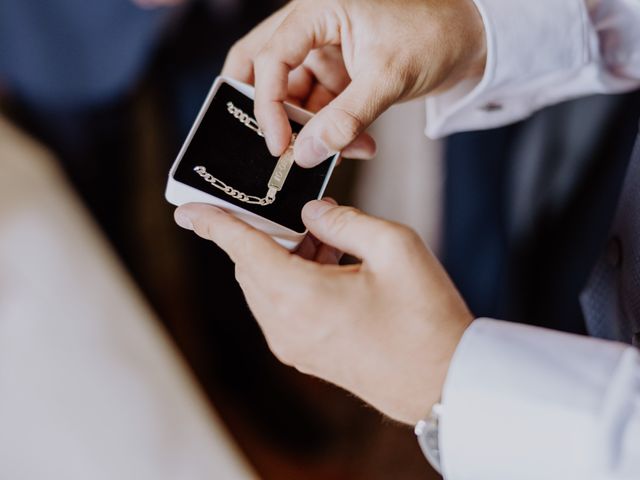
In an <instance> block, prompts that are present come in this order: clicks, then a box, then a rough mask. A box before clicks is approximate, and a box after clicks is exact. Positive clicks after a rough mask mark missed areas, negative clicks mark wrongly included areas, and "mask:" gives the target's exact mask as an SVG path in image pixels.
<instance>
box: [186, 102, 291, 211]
mask: <svg viewBox="0 0 640 480" xmlns="http://www.w3.org/2000/svg"><path fill="white" fill-rule="evenodd" d="M227 111H228V112H229V113H230V114H231V115H233V116H234V118H236V119H238V120H239V121H240V123H242V124H243V125H245V126H246V127H247V128H250V129H251V130H253V131H254V132H256V133H257V134H258V135H260V136H261V137H264V133H263V132H262V130H261V129H260V127H259V126H258V122H257V121H256V120H255V119H254V118H251V117H250V116H249V115H247V114H246V113H245V112H243V111H242V110H240V109H239V108H238V107H236V106H235V105H234V104H233V103H232V102H229V103H227ZM295 141H296V134H293V136H292V137H291V144H290V145H289V148H288V149H287V151H286V152H285V153H284V155H282V157H280V159H279V160H278V163H277V164H276V167H275V169H274V170H273V174H272V175H271V179H270V180H269V184H268V186H269V191H268V192H267V196H266V197H262V198H260V197H257V196H255V195H247V194H246V193H244V192H241V191H240V190H236V189H235V188H233V187H232V186H230V185H227V184H226V183H224V182H223V181H222V180H220V179H219V178H216V177H214V176H213V175H211V174H210V173H209V172H207V169H206V168H205V167H202V166H198V167H195V168H194V169H193V171H194V172H196V173H197V174H198V175H200V176H201V177H202V178H203V179H204V181H205V182H207V183H210V184H211V185H213V186H214V187H216V188H217V189H218V190H221V191H223V192H224V193H226V194H227V195H229V196H230V197H232V198H235V199H236V200H239V201H241V202H244V203H249V204H251V205H260V206H263V207H266V206H267V205H271V204H272V203H273V202H275V201H276V194H277V193H278V192H279V191H280V190H282V187H283V186H284V182H285V180H286V179H287V175H288V174H289V171H290V170H291V166H292V165H293V144H294V143H295Z"/></svg>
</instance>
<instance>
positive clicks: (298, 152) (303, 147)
mask: <svg viewBox="0 0 640 480" xmlns="http://www.w3.org/2000/svg"><path fill="white" fill-rule="evenodd" d="M330 156H331V152H329V149H328V148H327V146H326V145H325V144H324V142H323V141H322V140H320V139H319V138H316V137H311V138H305V139H303V140H302V141H301V142H300V143H296V147H295V157H296V162H297V163H298V165H300V166H303V167H315V166H316V165H318V164H319V163H322V162H323V161H324V160H326V159H327V158H329V157H330Z"/></svg>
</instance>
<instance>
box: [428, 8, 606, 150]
mask: <svg viewBox="0 0 640 480" xmlns="http://www.w3.org/2000/svg"><path fill="white" fill-rule="evenodd" d="M474 1H475V3H476V6H477V8H478V10H479V12H480V14H481V16H482V19H483V22H484V25H485V32H486V38H487V65H486V68H485V73H484V76H483V77H482V79H480V80H479V81H478V80H476V81H467V82H464V83H462V84H460V85H458V87H456V88H455V89H452V90H450V91H448V92H445V93H443V94H440V95H436V96H433V97H430V98H428V100H427V135H429V136H430V137H440V136H444V135H448V134H451V133H455V132H459V131H464V130H477V129H485V128H493V127H498V126H501V125H504V124H507V123H511V122H514V121H517V120H520V119H522V118H525V117H526V116H528V115H530V114H531V113H532V112H533V111H534V110H536V109H538V108H541V106H546V105H550V104H552V103H557V102H558V101H561V100H566V99H568V98H569V97H572V96H573V97H575V96H578V95H580V94H583V92H584V91H585V90H586V91H590V90H592V89H593V86H592V85H591V84H590V83H589V82H588V81H587V82H586V83H585V81H582V82H577V84H576V82H571V85H570V86H569V89H567V88H565V87H563V85H564V84H566V82H567V81H568V80H569V79H570V78H572V77H575V76H576V75H584V76H585V77H586V78H589V77H591V76H593V75H597V74H598V69H597V67H596V66H594V68H593V69H592V70H593V71H591V72H583V71H582V69H583V68H584V67H585V65H588V64H589V63H590V62H591V61H592V58H591V55H592V54H593V53H594V52H595V54H597V52H598V37H597V34H596V33H595V30H594V29H593V28H590V27H591V23H590V19H589V12H588V11H587V7H586V5H585V1H584V0H535V1H531V0H508V1H505V0H474ZM585 80H586V79H585ZM550 86H558V88H551V89H549V88H547V87H550Z"/></svg>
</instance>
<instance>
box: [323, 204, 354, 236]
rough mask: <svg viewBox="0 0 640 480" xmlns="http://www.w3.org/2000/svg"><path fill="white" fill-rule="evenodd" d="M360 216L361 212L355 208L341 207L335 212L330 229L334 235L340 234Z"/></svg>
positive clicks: (330, 222) (330, 221) (329, 224)
mask: <svg viewBox="0 0 640 480" xmlns="http://www.w3.org/2000/svg"><path fill="white" fill-rule="evenodd" d="M359 215H360V212H359V211H358V210H356V209H355V208H353V207H341V208H336V209H335V210H334V214H333V215H332V216H331V217H330V219H329V221H328V228H329V229H330V230H331V231H332V232H333V233H334V234H339V233H340V232H342V231H343V230H344V229H345V228H347V227H348V226H349V225H350V224H351V223H353V222H354V220H356V219H357V218H358V216H359Z"/></svg>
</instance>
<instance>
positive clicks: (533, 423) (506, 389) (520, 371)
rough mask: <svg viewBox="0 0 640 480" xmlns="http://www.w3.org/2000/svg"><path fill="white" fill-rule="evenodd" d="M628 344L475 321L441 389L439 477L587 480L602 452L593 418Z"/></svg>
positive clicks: (603, 434)
mask: <svg viewBox="0 0 640 480" xmlns="http://www.w3.org/2000/svg"><path fill="white" fill-rule="evenodd" d="M630 350H633V349H631V348H625V346H620V345H618V344H615V343H611V342H604V341H602V340H596V339H590V338H586V337H580V336H577V335H569V334H564V333H559V332H554V331H550V330H544V329H541V328H535V327H530V326H524V325H519V324H513V323H508V322H499V321H495V320H476V321H475V322H474V323H473V324H472V325H471V327H470V328H469V329H468V330H467V332H466V333H465V335H464V337H463V339H462V341H461V343H460V345H459V347H458V349H457V351H456V353H455V356H454V359H453V362H452V364H451V367H450V370H449V374H448V377H447V381H446V384H445V388H444V392H443V399H442V404H443V411H442V415H441V419H440V433H439V435H440V452H441V460H442V468H443V471H444V473H445V478H447V479H448V480H467V479H469V480H471V479H478V478H490V479H495V480H502V479H515V478H517V479H540V478H549V479H550V478H554V479H555V478H558V479H559V478H583V479H590V478H595V477H594V473H595V472H596V471H597V465H598V463H597V462H598V459H599V458H601V457H603V456H604V455H605V454H606V451H607V449H606V448H601V446H599V445H598V442H599V441H600V439H606V438H607V435H606V432H603V431H601V430H600V426H601V425H600V424H599V421H596V420H597V419H599V418H600V413H601V412H602V410H603V405H606V404H607V401H606V398H605V397H606V396H607V394H608V392H609V391H610V389H609V387H610V386H611V385H613V384H615V382H616V380H615V377H616V375H615V374H614V372H615V371H616V367H617V366H618V365H619V364H620V362H621V358H623V357H624V355H625V353H627V352H630ZM633 355H636V352H635V351H633ZM634 365H635V363H634ZM634 368H635V367H634ZM625 382H626V383H627V384H628V383H631V384H632V383H633V382H628V379H625ZM625 382H623V383H625Z"/></svg>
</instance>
